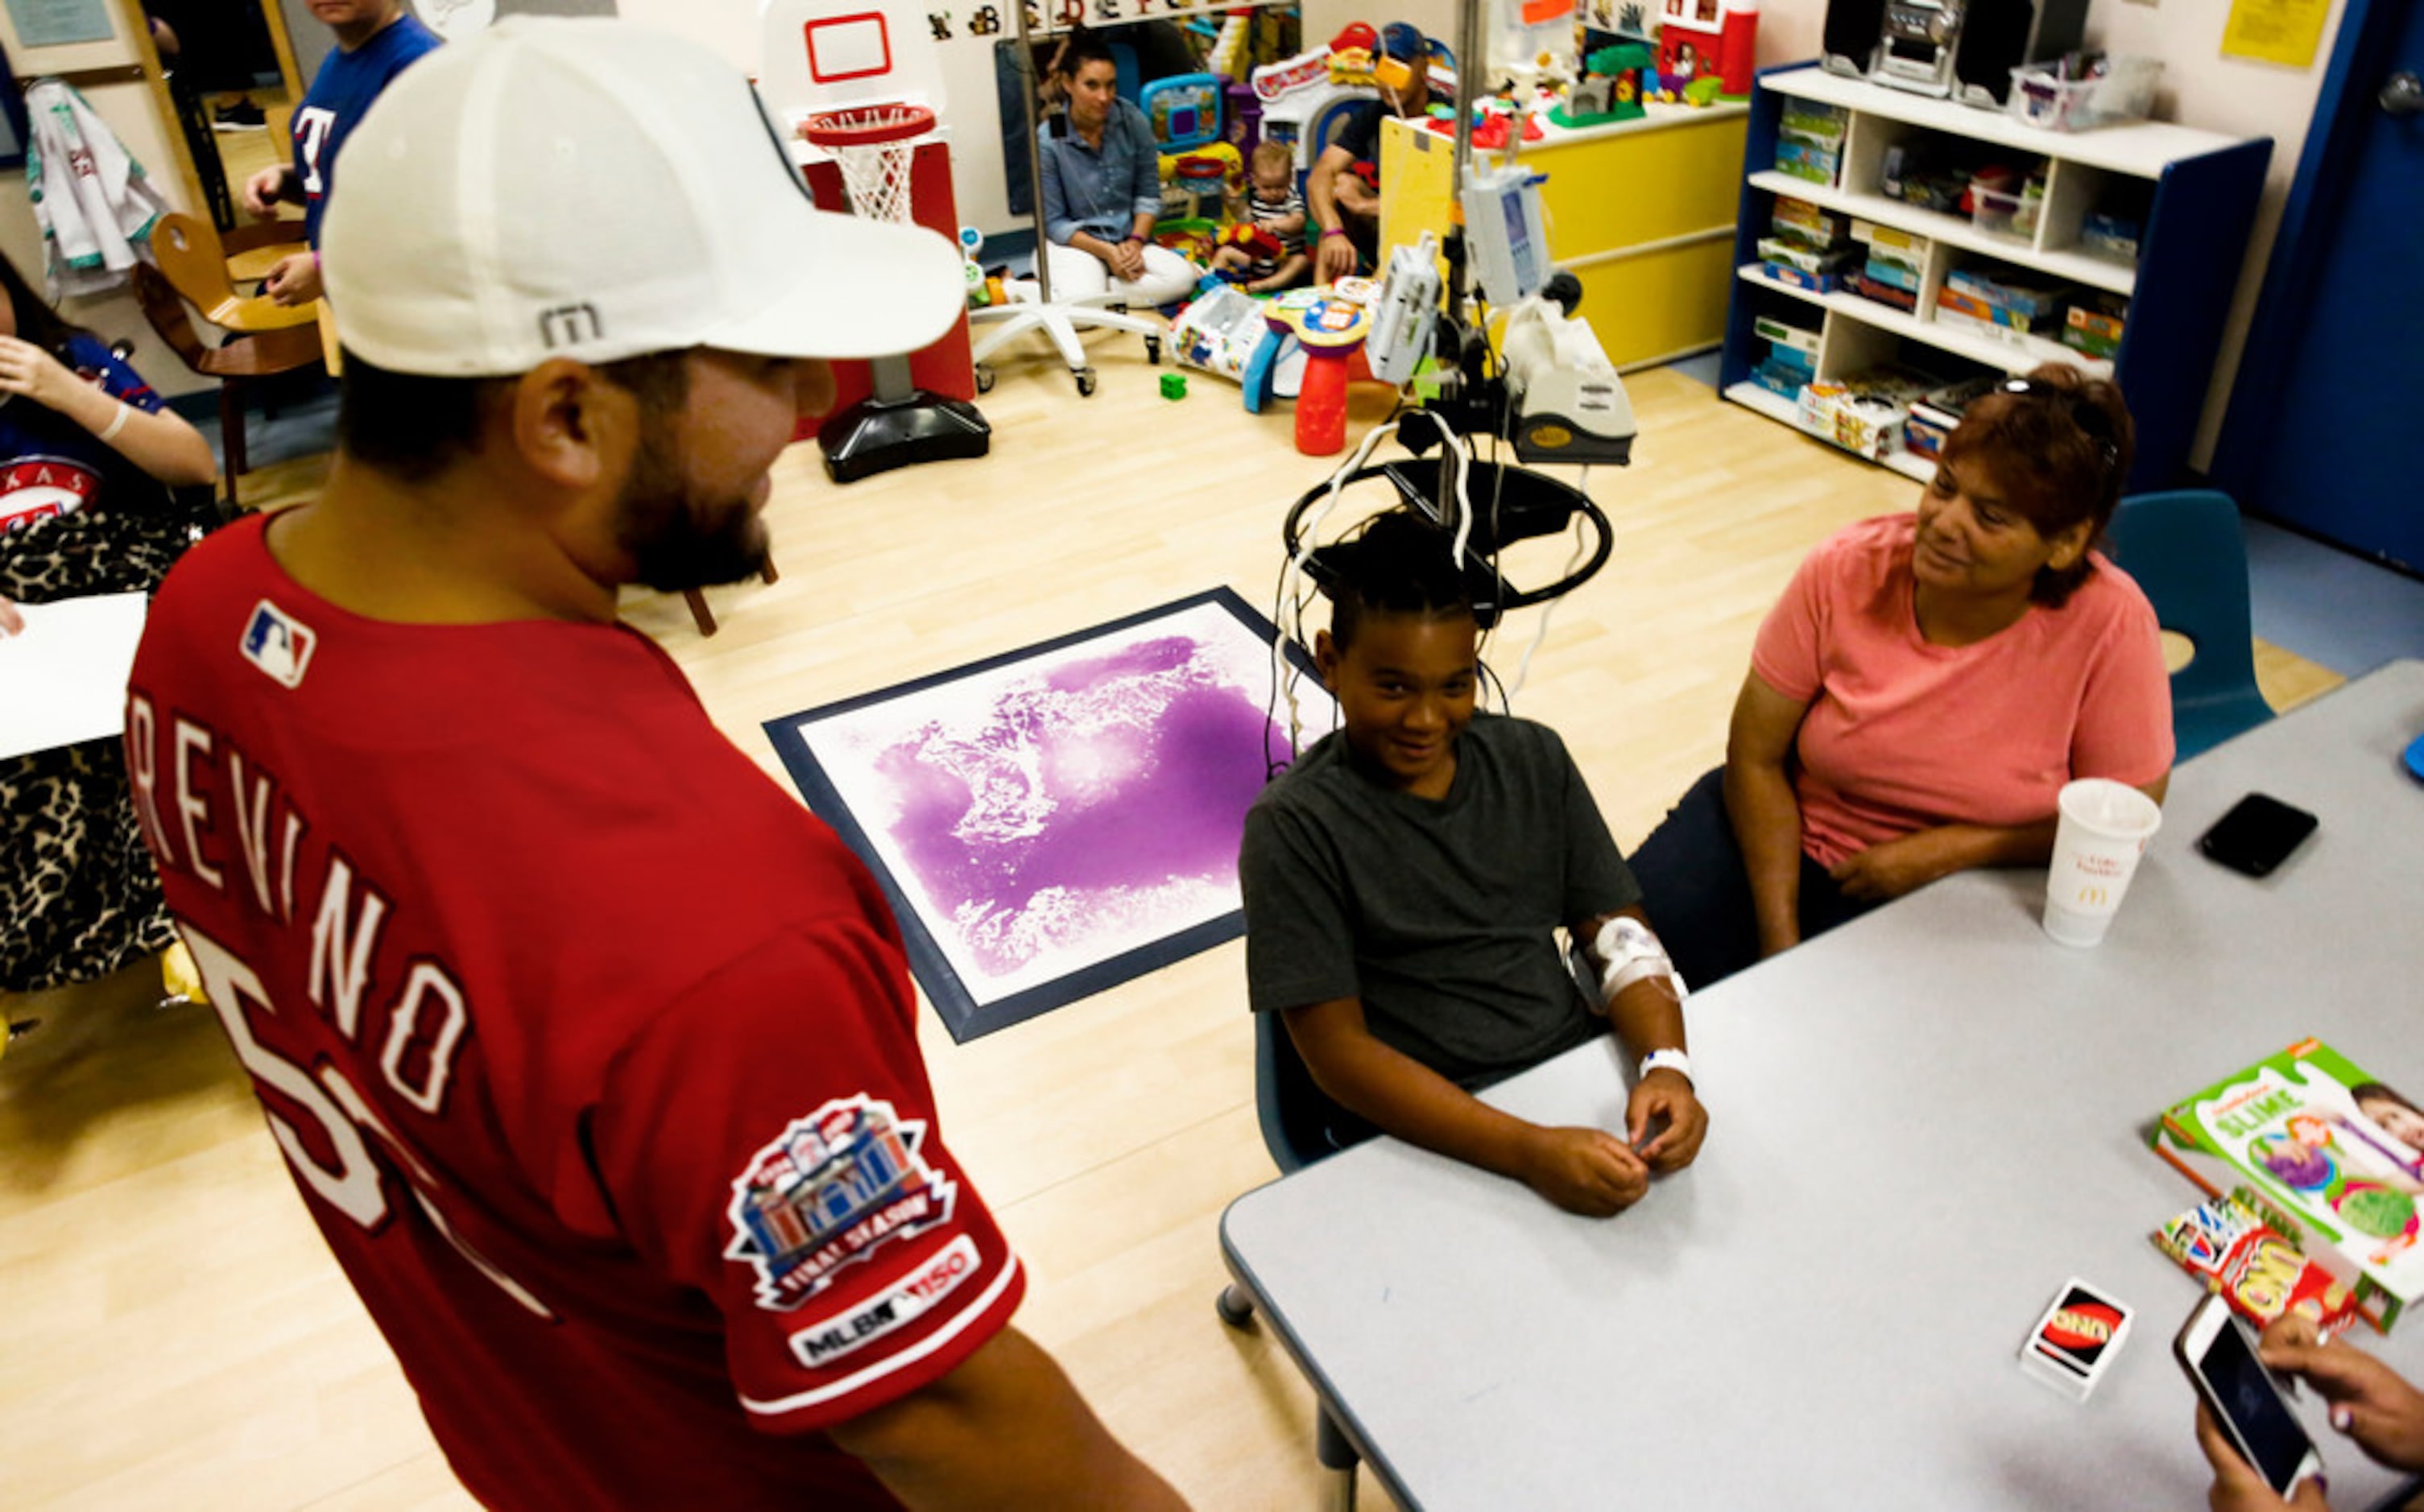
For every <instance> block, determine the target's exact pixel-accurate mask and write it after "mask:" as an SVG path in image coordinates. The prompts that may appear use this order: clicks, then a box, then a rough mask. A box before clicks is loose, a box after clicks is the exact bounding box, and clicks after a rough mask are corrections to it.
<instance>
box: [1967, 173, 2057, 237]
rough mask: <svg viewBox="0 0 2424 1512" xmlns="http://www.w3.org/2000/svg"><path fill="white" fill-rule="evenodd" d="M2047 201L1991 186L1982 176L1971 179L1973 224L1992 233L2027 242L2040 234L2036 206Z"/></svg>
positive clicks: (1971, 214) (1971, 220) (1970, 195)
mask: <svg viewBox="0 0 2424 1512" xmlns="http://www.w3.org/2000/svg"><path fill="white" fill-rule="evenodd" d="M2044 203H2045V201H2044V200H2043V199H2030V198H2029V197H2027V196H2026V195H2018V194H2014V193H2012V192H2011V191H2009V190H2006V189H1990V188H1988V187H1987V186H1986V183H1985V180H1983V179H1972V180H1970V181H1969V224H1971V225H1972V226H1975V227H1977V228H1978V229H1979V230H1980V231H1985V232H1986V233H1987V234H1988V235H1991V236H2009V237H2012V238H2014V239H2015V240H2017V241H2023V242H2025V241H2028V240H2030V239H2032V238H2033V237H2034V236H2035V235H2036V233H2037V209H2038V207H2039V206H2040V205H2042V204H2044Z"/></svg>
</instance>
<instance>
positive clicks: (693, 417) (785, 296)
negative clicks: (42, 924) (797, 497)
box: [126, 20, 1177, 1508]
mask: <svg viewBox="0 0 2424 1512" xmlns="http://www.w3.org/2000/svg"><path fill="white" fill-rule="evenodd" d="M344 170H345V193H344V194H343V196H342V197H340V198H339V199H336V200H334V201H333V202H332V203H331V206H330V209H329V213H328V219H327V237H326V274H327V283H328V287H329V293H330V298H331V303H332V305H333V307H334V308H335V309H336V310H337V311H338V312H339V313H338V320H339V325H340V333H341V335H342V337H343V342H344V345H345V348H346V356H347V360H346V363H345V369H344V374H343V386H344V392H343V413H342V415H341V417H340V420H339V427H338V428H339V445H338V455H337V463H336V468H335V470H334V472H333V473H332V474H331V476H330V479H329V482H328V486H327V492H326V494H325V495H324V496H323V497H322V498H321V499H319V500H318V501H315V502H313V503H311V504H309V505H306V506H304V507H302V508H299V509H295V510H293V511H290V512H288V513H285V514H282V515H279V516H277V517H273V518H268V519H263V518H258V517H256V518H253V519H250V520H247V521H245V522H243V523H241V524H239V525H237V526H235V527H233V528H231V529H229V530H227V531H224V532H222V533H219V534H218V535H217V536H215V537H214V538H213V539H212V540H211V541H209V542H207V543H205V544H204V545H203V546H202V547H201V548H199V549H197V550H196V551H195V552H193V553H192V554H191V555H190V556H189V557H188V558H187V560H186V563H185V565H183V566H181V567H180V569H179V570H178V571H176V572H175V573H174V574H172V576H171V578H170V580H169V581H168V583H167V586H166V587H165V588H164V589H163V590H162V592H161V594H160V597H159V598H158V601H157V602H156V604H155V605H154V607H153V610H152V613H151V623H150V628H149V629H148V631H147V633H146V635H145V639H144V642H143V645H142V649H141V651H140V653H139V655H138V656H137V658H136V667H135V672H134V676H133V678H132V683H131V686H130V687H129V689H128V725H127V738H126V739H127V749H128V754H129V756H130V759H131V762H132V767H131V776H132V779H133V783H134V786H135V788H136V804H137V811H138V814H139V816H140V819H141V821H142V824H143V828H144V832H145V836H146V838H147V840H148V841H149V842H150V844H151V849H152V852H153V855H154V858H155V859H156V860H157V861H158V863H159V866H160V869H161V874H162V878H163V883H164V886H165V889H166V891H167V898H168V902H169V907H170V909H171V910H172V912H173V913H174V914H175V915H177V919H178V923H179V926H180V929H181V931H183V934H184V936H185V938H186V940H187V941H188V943H189V944H190V945H191V947H192V948H193V952H194V956H195V959H196V962H197V963H198V965H199V970H200V975H201V977H202V979H203V981H204V984H205V987H206V990H207V992H208V995H209V997H210V999H211V1002H212V1004H213V1006H214V1007H215V1010H216V1011H218V1013H219V1015H220V1017H221V1019H222V1021H223V1023H224V1026H225V1027H226V1029H227V1032H228V1036H229V1038H230V1040H231V1042H233V1045H234V1048H235V1051H236V1055H237V1058H238V1059H239V1060H240V1061H241V1062H242V1063H243V1064H244V1066H245V1068H246V1070H247V1072H248V1073H250V1074H251V1075H252V1077H253V1080H254V1083H255V1087H256V1090H257V1091H258V1093H259V1095H260V1098H261V1102H262V1105H263V1112H264V1114H265V1115H266V1117H267V1120H268V1122H269V1126H270V1131H271V1133H272V1135H273V1136H274V1138H276V1139H277V1142H278V1144H279V1147H280V1149H281V1150H282V1151H283V1153H284V1154H285V1157H286V1159H287V1161H288V1163H289V1164H290V1166H291V1167H292V1170H293V1173H294V1175H295V1181H296V1184H297V1185H298V1186H300V1187H301V1188H302V1191H303V1195H304V1199H305V1202H306V1203H307V1205H308V1206H309V1207H310V1208H311V1213H312V1216H313V1217H314V1218H315V1219H316V1220H317V1221H318V1223H319V1225H320V1228H321V1231H322V1233H324V1234H325V1235H326V1237H327V1242H328V1245H329V1247H330V1249H333V1250H334V1251H335V1253H336V1256H337V1259H338V1261H339V1263H340V1264H342V1265H343V1266H344V1268H345V1271H346V1273H347V1275H348V1276H349V1277H350V1278H351V1280H352V1281H353V1282H354V1285H355V1287H356V1289H357V1290H358V1291H359V1293H360V1295H361V1297H362V1300H363V1302H364V1303H365V1304H366V1305H367V1306H368V1307H369V1309H370V1312H371V1313H372V1316H373V1317H374V1318H375V1320H376V1321H377V1323H378V1324H379V1326H380V1328H381V1329H382V1330H383V1331H384V1332H385V1333H386V1335H387V1338H388V1341H389V1343H390V1344H391V1346H392V1347H393V1348H394V1350H395V1352H396V1355H397V1358H398V1360H399V1361H401V1362H402V1364H403V1366H404V1370H405V1374H406V1376H407V1378H409V1379H410V1381H411V1382H412V1385H413V1388H414V1390H415V1391H416V1392H417V1393H419V1395H420V1398H421V1402H422V1406H423V1411H424V1412H425V1414H426V1415H427V1417H428V1420H429V1423H430V1426H431V1428H432V1430H433V1431H434V1432H435V1434H436V1436H437V1438H438V1440H439V1444H440V1445H441V1446H443V1448H444V1449H445V1452H446V1455H447V1457H448V1459H449V1461H450V1463H451V1464H452V1465H453V1467H454V1471H455V1472H456V1473H457V1474H458V1475H459V1476H460V1477H461V1479H462V1481H463V1484H464V1486H465V1487H466V1488H468V1489H469V1490H470V1492H471V1493H472V1494H473V1495H474V1496H475V1497H477V1498H478V1499H479V1500H480V1501H482V1502H483V1503H485V1504H488V1505H491V1506H497V1507H565V1506H579V1507H633V1508H639V1507H667V1506H715V1507H726V1508H730V1507H770V1508H771V1507H775V1506H786V1507H796V1506H802V1505H806V1506H861V1505H890V1504H894V1500H895V1499H896V1498H897V1499H898V1500H899V1501H901V1502H906V1503H908V1504H914V1505H917V1506H921V1507H924V1506H976V1505H982V1506H1075V1505H1100V1506H1112V1505H1117V1506H1143V1507H1156V1506H1174V1505H1176V1504H1177V1498H1176V1496H1175V1494H1174V1493H1173V1492H1172V1490H1171V1489H1170V1488H1169V1487H1168V1486H1167V1485H1165V1484H1164V1483H1163V1482H1162V1481H1161V1480H1160V1479H1159V1478H1158V1477H1157V1476H1156V1475H1155V1474H1154V1473H1153V1472H1152V1471H1150V1470H1149V1469H1147V1468H1146V1467H1145V1466H1144V1465H1142V1464H1141V1463H1140V1462H1139V1461H1138V1460H1137V1459H1136V1458H1134V1457H1133V1456H1130V1455H1129V1454H1128V1453H1127V1452H1126V1451H1125V1450H1124V1449H1123V1448H1122V1447H1121V1446H1120V1445H1119V1444H1118V1443H1117V1442H1116V1441H1115V1440H1113V1439H1112V1438H1111V1437H1110V1436H1109V1434H1108V1432H1107V1431H1106V1430H1105V1429H1104V1427H1103V1425H1102V1424H1101V1423H1100V1422H1098V1421H1097V1420H1096V1419H1095V1417H1094V1416H1093V1414H1092V1412H1091V1411H1090V1410H1089V1409H1088V1408H1087V1406H1086V1404H1085V1403H1084V1401H1083V1400H1082V1399H1080V1398H1079V1396H1078V1395H1077V1393H1076V1390H1075V1388H1074V1387H1073V1386H1072V1385H1071V1384H1070V1382H1069V1380H1068V1379H1067V1377H1064V1376H1063V1375H1062V1374H1061V1371H1060V1370H1059V1368H1058V1367H1057V1366H1056V1365H1055V1364H1054V1363H1053V1361H1051V1359H1050V1358H1049V1357H1048V1356H1046V1355H1045V1353H1044V1352H1043V1351H1042V1350H1041V1349H1039V1348H1038V1347H1037V1346H1036V1345H1033V1344H1032V1343H1030V1342H1029V1341H1028V1340H1027V1339H1026V1338H1024V1337H1023V1336H1022V1335H1021V1334H1019V1333H1018V1332H1017V1331H1016V1330H1015V1329H1013V1328H1011V1327H1010V1318H1011V1314H1012V1313H1013V1311H1014V1310H1015V1308H1016V1306H1017V1304H1018V1301H1019V1298H1020V1297H1021V1294H1022V1290H1023V1284H1024V1282H1023V1277H1022V1273H1021V1271H1020V1269H1019V1265H1018V1261H1017V1259H1016V1257H1015V1256H1014V1255H1013V1253H1012V1252H1011V1250H1010V1249H1009V1246H1008V1245H1007V1243H1006V1242H1005V1241H1004V1239H1003V1236H1002V1233H1001V1231H1000V1229H999V1228H998V1227H997V1224H996V1223H995V1221H994V1219H993V1218H992V1216H991V1215H990V1214H989V1213H988V1212H987V1211H986V1209H985V1206H984V1203H983V1202H982V1201H981V1199H980V1198H979V1197H978V1195H977V1193H976V1190H975V1189H974V1187H973V1186H971V1185H970V1184H969V1182H968V1179H967V1177H966V1175H965V1172H964V1171H963V1170H962V1169H961V1168H960V1166H959V1163H958V1162H957V1161H956V1160H955V1159H954V1158H953V1156H952V1154H951V1153H950V1151H949V1148H948V1147H947V1146H946V1145H945V1143H944V1142H943V1139H942V1137H941V1133H940V1130H939V1128H938V1126H937V1124H936V1122H935V1115H934V1109H933V1096H932V1093H931V1091H930V1090H929V1087H928V1084H927V1080H926V1075H925V1071H924V1067H923V1065H922V1063H921V1061H920V1059H919V1057H918V1052H917V1037H916V1032H915V1022H914V1015H915V1013H916V1010H917V1000H916V996H915V994H914V993H913V992H912V990H911V987H910V984H909V979H908V976H907V973H906V971H905V969H904V967H903V964H902V957H901V939H900V934H899V931H898V930H897V927H896V926H895V924H894V922H893V919H892V917H891V915H890V914H889V913H888V912H887V910H886V909H885V904H884V901H883V899H882V896H881V894H880V893H879V892H878V891H877V889H876V886H875V884H874V883H873V882H872V881H871V880H870V878H869V874H868V872H867V871H866V869H865V868H864V867H861V866H860V865H859V864H858V862H857V861H856V860H855V859H854V858H853V856H852V855H851V854H850V852H849V851H847V850H845V849H844V848H843V847H842V846H841V844H840V843H839V842H838V841H837V839H836V838H835V837H834V836H833V835H832V833H831V832H830V831H828V830H826V829H825V828H824V827H823V826H822V825H821V824H820V823H818V822H817V821H816V820H812V819H810V818H809V817H808V816H807V814H806V813H805V811H803V810H802V809H801V808H800V807H799V806H798V805H797V804H794V803H792V802H791V801H790V800H789V799H788V798H787V797H785V796H784V795H783V794H782V793H780V792H779V791H778V790H777V789H776V788H774V787H773V784H772V783H771V782H770V781H769V780H768V779H767V778H766V777H765V776H764V775H763V774H762V773H761V772H758V769H757V768H756V767H755V766H754V765H753V764H752V763H751V762H750V761H749V760H748V759H746V758H745V757H743V756H742V755H741V754H740V753H739V752H738V751H736V750H735V749H734V748H733V747H732V746H731V745H730V744H729V743H728V742H727V741H726V740H724V738H723V737H722V736H721V735H720V734H718V733H717V731H716V730H715V728H714V726H713V725H712V724H710V722H709V720H708V717H707V715H706V713H705V712H704V711H703V710H702V709H701V708H700V707H699V705H698V702H697V699H696V697H695V695H694V693H693V692H691V690H690V688H689V686H688V684H687V683H686V682H685V681H684V680H683V677H682V675H681V673H680V672H679V670H678V668H677V667H676V666H675V665H674V663H673V661H671V660H670V659H669V658H667V657H666V656H665V655H664V654H663V653H662V651H660V650H658V649H657V648H656V647H655V646H654V645H651V644H650V643H649V642H648V641H646V639H644V638H643V637H641V636H640V635H638V634H637V633H635V632H633V631H631V630H630V629H625V628H623V627H621V626H619V625H617V624H616V623H615V620H614V604H615V591H616V589H617V588H618V587H620V586H621V585H622V584H624V583H627V582H633V581H638V582H645V583H649V584H652V585H655V586H659V587H663V588H677V587H682V586H690V585H699V584H705V583H711V582H728V581H737V580H739V579H741V578H742V577H744V576H747V575H749V574H750V573H753V572H754V571H755V570H756V569H757V567H758V565H759V563H760V562H761V561H762V560H763V559H764V555H765V551H766V539H765V530H764V526H763V524H762V523H761V521H760V519H759V517H758V516H759V511H760V510H761V509H762V508H763V507H764V505H765V502H766V498H767V493H768V489H769V482H768V472H767V470H768V467H769V465H770V464H771V463H772V462H773V459H774V457H775V455H776V454H778V453H779V452H781V450H782V449H783V447H784V446H785V445H786V444H787V443H788V442H789V439H790V437H791V432H792V427H793V424H794V422H796V421H797V419H798V418H799V416H800V415H802V414H803V413H806V412H812V411H814V410H815V409H817V408H819V407H821V405H822V403H823V402H824V401H825V400H827V399H828V398H829V397H830V394H831V389H830V384H829V378H828V374H827V373H826V371H825V369H824V367H823V365H822V363H821V361H820V360H817V359H818V358H838V357H853V358H855V357H866V356H871V355H877V354H883V353H893V352H904V351H909V350H913V349H915V348H917V347H919V346H922V345H924V344H926V343H927V342H930V341H932V340H933V339H934V338H935V337H936V336H938V335H939V334H940V333H941V332H942V331H943V329H944V328H945V327H946V326H947V325H948V324H949V321H950V320H951V318H952V316H953V314H954V312H955V311H956V309H957V307H958V304H959V301H960V299H961V297H962V294H961V289H962V286H961V283H960V278H959V269H958V263H959V258H958V254H957V251H956V249H955V248H953V247H951V246H950V245H949V243H948V242H946V241H945V240H944V239H942V238H940V237H937V236H935V235H933V233H931V232H928V231H919V230H917V229H915V228H901V227H891V226H882V225H875V224H871V223H868V222H864V221H856V220H853V219H850V218H848V217H844V216H839V215H823V214H820V213H818V212H817V211H816V210H815V209H814V208H813V207H812V205H811V204H810V203H809V201H808V199H807V197H806V191H805V187H804V186H803V185H802V183H800V180H799V178H798V176H797V174H796V173H795V172H794V171H793V170H792V168H791V167H790V165H789V161H788V159H787V157H786V155H785V153H784V151H783V149H782V147H781V146H780V145H779V144H778V142H777V141H776V139H775V137H774V135H773V132H772V130H771V129H770V127H769V125H768V123H767V120H766V118H765V116H764V114H763V112H762V110H761V109H760V108H759V106H758V103H757V101H756V99H755V97H754V95H753V94H752V93H751V92H750V89H749V88H748V86H747V84H746V83H745V82H744V81H743V80H742V78H741V77H740V76H739V75H738V74H736V73H734V72H732V71H731V70H730V69H728V68H726V66H725V65H723V64H722V63H721V62H719V61H718V60H716V59H715V58H714V57H712V56H710V55H708V54H706V53H704V52H702V51H700V50H698V49H695V48H693V47H691V46H689V45H687V44H685V43H682V42H679V41H677V40H673V39H670V38H666V37H662V36H659V35H656V34H653V33H650V32H646V31H644V30H641V29H638V28H635V27H633V26H630V25H629V24H625V23H621V22H565V21H545V22H532V21H525V20H515V21H509V22H506V23H504V24H500V25H499V26H498V27H497V28H496V29H495V30H493V31H492V32H490V33H488V34H486V36H485V37H482V38H480V39H477V40H471V41H468V42H463V43H459V44H457V45H454V46H452V47H448V48H445V49H442V50H440V51H439V52H438V53H437V54H434V55H432V56H430V57H429V58H428V59H426V60H424V61H423V62H422V63H421V64H419V65H417V66H416V67H415V68H414V69H413V70H412V71H411V72H408V73H407V74H406V75H405V76H404V77H402V78H400V79H399V80H398V81H397V82H396V83H395V84H394V85H393V86H392V87H391V88H390V89H389V90H388V91H387V93H386V94H385V95H383V96H382V97H381V99H380V100H379V102H378V103H377V104H376V105H375V106H374V107H373V108H372V109H371V111H370V113H369V114H368V116H367V117H366V118H365V119H364V120H363V121H362V123H361V125H360V127H359V129H358V130H357V132H356V133H355V135H354V137H353V139H352V141H351V143H350V144H349V145H348V146H347V148H346V150H345V162H344Z"/></svg>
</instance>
